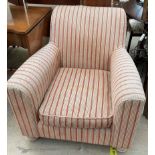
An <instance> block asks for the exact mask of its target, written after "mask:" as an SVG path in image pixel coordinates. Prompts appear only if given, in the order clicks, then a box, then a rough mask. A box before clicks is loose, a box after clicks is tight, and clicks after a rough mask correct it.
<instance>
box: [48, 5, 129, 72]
mask: <svg viewBox="0 0 155 155" xmlns="http://www.w3.org/2000/svg"><path fill="white" fill-rule="evenodd" d="M125 35H126V14H125V12H124V10H123V9H121V8H110V7H88V6H57V7H56V8H55V9H54V10H53V13H52V17H51V32H50V40H51V41H53V42H55V44H56V45H57V46H58V47H59V49H60V52H61V65H62V67H72V68H89V69H104V70H109V68H110V65H109V64H110V56H111V54H112V52H113V51H114V50H116V49H118V48H121V47H124V46H125Z"/></svg>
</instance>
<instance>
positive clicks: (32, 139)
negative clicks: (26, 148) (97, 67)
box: [25, 137, 38, 142]
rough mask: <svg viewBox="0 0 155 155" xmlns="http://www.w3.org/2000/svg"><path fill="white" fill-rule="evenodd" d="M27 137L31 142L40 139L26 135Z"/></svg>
mask: <svg viewBox="0 0 155 155" xmlns="http://www.w3.org/2000/svg"><path fill="white" fill-rule="evenodd" d="M25 138H26V139H27V140H28V141H30V142H34V141H36V140H37V139H38V138H32V137H25Z"/></svg>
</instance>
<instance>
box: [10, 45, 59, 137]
mask: <svg viewBox="0 0 155 155" xmlns="http://www.w3.org/2000/svg"><path fill="white" fill-rule="evenodd" d="M59 66H60V53H59V50H58V48H57V47H56V46H55V45H54V44H53V43H52V42H49V43H48V44H47V45H46V46H45V47H43V48H41V49H40V50H39V51H38V52H36V53H35V54H34V55H33V56H31V57H30V58H29V59H28V60H27V61H26V62H25V63H24V64H23V65H22V66H21V67H20V68H19V69H18V70H17V71H16V72H15V73H14V75H12V77H11V78H10V79H9V80H8V83H7V88H8V100H9V102H10V105H11V107H12V109H13V112H14V114H15V117H16V120H17V122H18V125H19V127H20V129H21V132H22V134H23V135H25V136H28V137H38V136H39V135H38V131H37V121H38V109H39V107H40V104H41V102H42V100H43V98H44V95H45V92H46V90H47V89H48V87H49V84H50V83H51V82H52V79H53V78H54V76H55V74H56V72H57V70H58V68H59Z"/></svg>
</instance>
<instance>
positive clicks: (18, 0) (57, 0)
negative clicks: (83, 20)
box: [9, 0, 80, 5]
mask: <svg viewBox="0 0 155 155" xmlns="http://www.w3.org/2000/svg"><path fill="white" fill-rule="evenodd" d="M9 2H10V3H13V4H16V5H22V4H23V0H9ZM25 2H27V3H34V4H57V5H64V4H65V5H78V4H80V0H25Z"/></svg>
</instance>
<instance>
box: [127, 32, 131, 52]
mask: <svg viewBox="0 0 155 155" xmlns="http://www.w3.org/2000/svg"><path fill="white" fill-rule="evenodd" d="M131 40H132V32H130V36H129V42H128V47H127V51H128V52H129V50H130V45H131Z"/></svg>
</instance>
